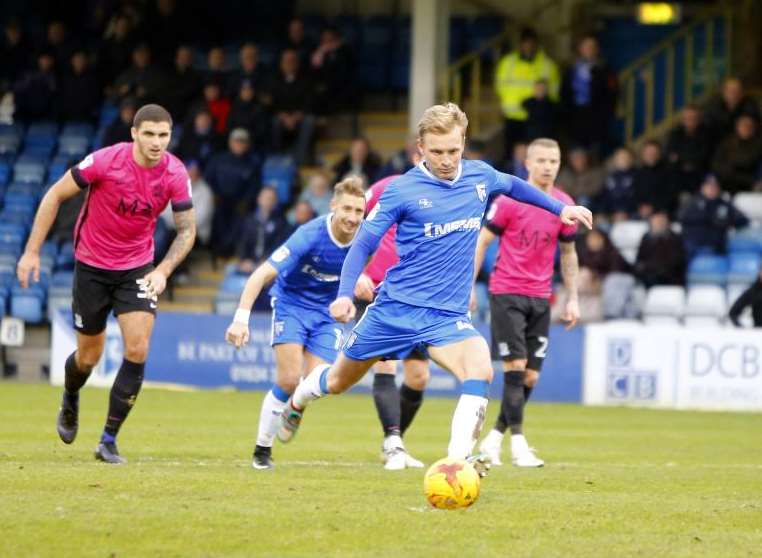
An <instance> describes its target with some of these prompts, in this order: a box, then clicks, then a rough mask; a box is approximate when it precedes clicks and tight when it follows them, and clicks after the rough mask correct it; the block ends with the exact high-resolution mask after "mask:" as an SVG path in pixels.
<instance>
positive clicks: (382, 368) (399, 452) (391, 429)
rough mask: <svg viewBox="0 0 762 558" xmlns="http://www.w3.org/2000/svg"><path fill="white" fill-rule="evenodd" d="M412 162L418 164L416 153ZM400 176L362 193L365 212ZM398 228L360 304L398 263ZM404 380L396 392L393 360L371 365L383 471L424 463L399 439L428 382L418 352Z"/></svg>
mask: <svg viewBox="0 0 762 558" xmlns="http://www.w3.org/2000/svg"><path fill="white" fill-rule="evenodd" d="M413 159H414V161H415V163H418V162H419V161H420V156H418V154H417V153H416V154H415V155H414V156H413ZM398 177H399V175H394V176H389V177H386V178H383V179H381V180H379V181H378V182H376V183H375V184H373V185H372V186H371V187H370V189H369V190H368V191H367V192H366V193H365V198H366V199H367V201H368V203H367V207H366V208H365V211H366V213H369V212H371V211H373V208H374V207H376V204H377V203H378V200H379V198H380V197H381V195H382V194H383V193H384V190H386V187H387V186H388V185H389V184H390V183H391V182H392V181H394V180H395V179H397V178H398ZM396 233H397V226H396V225H392V226H391V227H390V228H389V230H388V231H386V234H384V237H383V238H382V239H381V241H380V243H379V245H378V249H377V250H376V252H375V254H373V257H372V258H371V259H370V261H369V262H368V265H367V266H366V267H365V271H364V272H363V273H362V274H361V275H360V277H359V279H358V280H357V285H355V298H356V299H358V300H359V301H360V302H361V305H363V304H366V303H369V302H372V301H373V299H374V297H375V291H376V289H377V288H378V286H379V285H380V284H381V283H382V282H383V280H384V277H385V276H386V272H387V270H388V269H389V268H390V267H392V266H393V265H396V264H397V262H399V257H398V256H397V246H396V243H395V239H396ZM402 367H403V371H404V379H403V382H402V385H401V386H400V388H399V390H398V389H397V384H396V382H395V375H396V372H397V361H396V360H384V361H379V362H377V363H376V364H375V365H374V366H373V372H374V377H373V401H374V403H375V405H376V412H377V413H378V418H379V420H380V421H381V427H382V429H383V431H384V441H383V443H382V445H381V453H382V456H383V460H384V469H386V470H389V471H399V470H402V469H405V468H406V467H411V468H422V467H423V463H421V462H420V461H418V460H417V459H415V458H414V457H413V456H411V455H410V454H409V453H408V452H407V449H406V448H405V444H404V443H403V442H402V437H403V436H404V434H405V431H406V430H407V429H408V428H409V427H410V424H411V423H412V422H413V419H414V418H415V415H416V413H417V412H418V409H420V407H421V405H422V404H423V390H424V388H425V387H426V383H427V381H428V379H429V362H428V360H427V359H426V357H425V356H424V355H423V354H421V352H420V351H414V352H413V353H411V354H410V356H408V357H407V358H406V359H405V360H403V361H402Z"/></svg>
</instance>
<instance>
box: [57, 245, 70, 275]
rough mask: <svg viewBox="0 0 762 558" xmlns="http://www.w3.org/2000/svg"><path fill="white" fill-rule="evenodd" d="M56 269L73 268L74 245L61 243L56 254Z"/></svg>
mask: <svg viewBox="0 0 762 558" xmlns="http://www.w3.org/2000/svg"><path fill="white" fill-rule="evenodd" d="M54 269H55V270H56V271H59V270H64V269H74V245H73V244H72V243H71V242H66V243H64V244H62V245H61V249H60V250H59V252H58V255H57V256H56V265H55V267H54Z"/></svg>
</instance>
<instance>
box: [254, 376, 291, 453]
mask: <svg viewBox="0 0 762 558" xmlns="http://www.w3.org/2000/svg"><path fill="white" fill-rule="evenodd" d="M285 406H286V402H285V401H281V400H279V399H278V398H277V397H275V396H274V395H273V392H272V390H270V391H268V392H267V395H265V399H264V401H262V409H261V410H260V411H259V430H258V431H257V445H258V446H263V447H265V448H271V447H273V440H274V439H275V433H276V432H278V428H280V415H281V413H282V412H283V409H284V408H285Z"/></svg>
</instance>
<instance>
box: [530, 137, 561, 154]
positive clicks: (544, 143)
mask: <svg viewBox="0 0 762 558" xmlns="http://www.w3.org/2000/svg"><path fill="white" fill-rule="evenodd" d="M533 147H546V148H548V149H558V150H559V151H561V147H560V146H559V145H558V142H557V141H556V140H554V139H550V138H537V139H536V140H534V141H532V143H530V144H529V145H528V146H527V153H528V152H529V150H530V149H532V148H533Z"/></svg>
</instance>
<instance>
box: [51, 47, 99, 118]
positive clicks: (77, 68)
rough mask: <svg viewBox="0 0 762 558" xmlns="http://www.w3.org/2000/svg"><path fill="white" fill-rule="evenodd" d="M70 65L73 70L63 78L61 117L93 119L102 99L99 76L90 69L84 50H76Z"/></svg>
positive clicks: (60, 100) (60, 99) (60, 97)
mask: <svg viewBox="0 0 762 558" xmlns="http://www.w3.org/2000/svg"><path fill="white" fill-rule="evenodd" d="M70 65H71V72H70V73H68V74H66V75H64V77H63V78H62V79H61V92H60V94H59V102H60V105H61V110H60V115H61V118H62V119H63V120H64V121H80V122H84V121H91V120H93V119H94V118H95V116H96V113H97V111H98V107H99V106H100V100H101V88H100V85H99V84H98V78H97V76H96V75H95V72H93V71H92V70H90V67H89V61H88V59H87V55H86V54H85V52H84V51H83V50H77V51H75V52H74V54H73V55H72V57H71V61H70Z"/></svg>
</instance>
